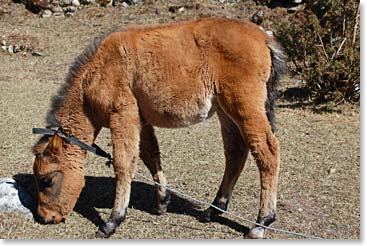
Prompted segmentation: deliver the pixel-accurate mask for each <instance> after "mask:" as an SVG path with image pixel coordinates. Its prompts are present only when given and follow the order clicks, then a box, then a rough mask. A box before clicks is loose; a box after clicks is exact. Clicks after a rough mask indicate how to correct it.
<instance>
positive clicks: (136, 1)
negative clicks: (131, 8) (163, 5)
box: [133, 0, 143, 4]
mask: <svg viewBox="0 0 367 246" xmlns="http://www.w3.org/2000/svg"><path fill="white" fill-rule="evenodd" d="M133 3H134V4H143V0H133Z"/></svg>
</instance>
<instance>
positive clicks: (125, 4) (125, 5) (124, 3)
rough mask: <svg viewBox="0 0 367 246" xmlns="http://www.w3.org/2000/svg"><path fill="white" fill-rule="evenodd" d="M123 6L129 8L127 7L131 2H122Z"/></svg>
mask: <svg viewBox="0 0 367 246" xmlns="http://www.w3.org/2000/svg"><path fill="white" fill-rule="evenodd" d="M121 5H122V7H124V8H127V7H129V4H127V3H126V2H122V4H121Z"/></svg>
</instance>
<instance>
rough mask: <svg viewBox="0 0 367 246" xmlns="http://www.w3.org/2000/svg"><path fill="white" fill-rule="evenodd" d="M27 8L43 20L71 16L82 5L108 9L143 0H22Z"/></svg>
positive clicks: (126, 5) (140, 2) (138, 2)
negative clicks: (35, 12)
mask: <svg viewBox="0 0 367 246" xmlns="http://www.w3.org/2000/svg"><path fill="white" fill-rule="evenodd" d="M22 1H23V2H24V1H26V2H24V3H25V4H26V5H27V6H28V7H29V8H31V9H35V10H38V11H39V15H40V16H41V17H43V18H47V17H51V16H52V15H54V16H67V17H70V16H73V15H74V13H75V12H76V11H77V10H78V9H80V8H82V7H83V6H84V5H99V6H102V7H108V6H112V5H122V6H123V7H128V6H129V5H137V4H142V3H143V2H144V1H143V0H22Z"/></svg>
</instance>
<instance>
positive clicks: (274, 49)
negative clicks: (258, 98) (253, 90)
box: [265, 37, 287, 132]
mask: <svg viewBox="0 0 367 246" xmlns="http://www.w3.org/2000/svg"><path fill="white" fill-rule="evenodd" d="M267 45H268V48H269V49H270V55H271V73H270V77H269V80H268V81H267V83H266V89H267V98H266V102H265V109H266V115H267V117H268V120H269V122H270V125H271V130H272V131H273V132H275V131H276V127H275V112H274V111H275V106H276V100H277V98H278V86H279V81H280V79H281V77H282V75H284V74H285V73H286V71H287V64H286V56H285V54H284V51H283V48H282V47H281V45H280V44H278V43H277V42H276V41H275V40H274V39H273V38H270V37H269V40H268V42H267Z"/></svg>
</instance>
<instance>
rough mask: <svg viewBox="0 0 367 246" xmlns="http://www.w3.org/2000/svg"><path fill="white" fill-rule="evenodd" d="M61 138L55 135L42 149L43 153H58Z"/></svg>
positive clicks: (60, 149)
mask: <svg viewBox="0 0 367 246" xmlns="http://www.w3.org/2000/svg"><path fill="white" fill-rule="evenodd" d="M62 141H63V140H62V138H61V137H59V136H58V135H55V136H53V137H52V138H51V140H50V141H49V142H48V145H47V147H46V149H45V151H44V153H45V155H58V154H60V153H61V152H62Z"/></svg>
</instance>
